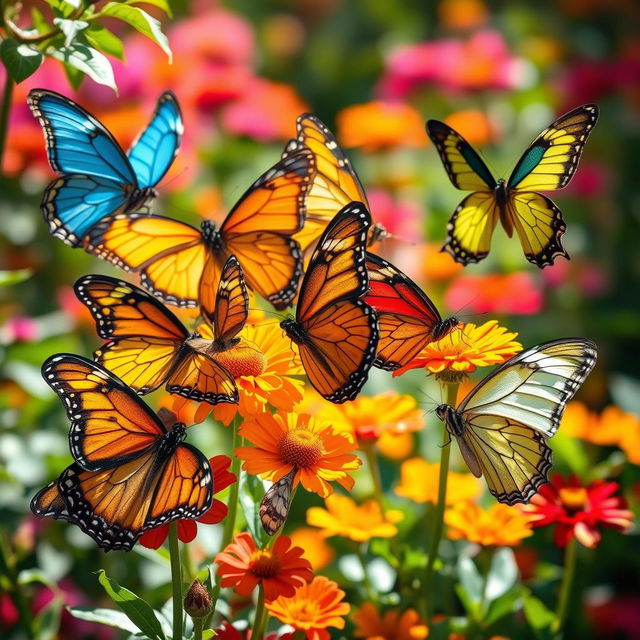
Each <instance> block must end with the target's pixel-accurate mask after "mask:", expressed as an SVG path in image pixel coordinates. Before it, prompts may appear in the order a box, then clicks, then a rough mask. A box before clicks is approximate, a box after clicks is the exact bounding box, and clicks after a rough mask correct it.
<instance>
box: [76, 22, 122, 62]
mask: <svg viewBox="0 0 640 640" xmlns="http://www.w3.org/2000/svg"><path fill="white" fill-rule="evenodd" d="M82 35H83V36H84V37H85V38H86V39H87V42H88V43H89V44H90V45H91V46H92V47H93V48H94V49H98V51H102V52H103V53H106V54H108V55H110V56H113V57H114V58H118V60H124V44H123V43H122V40H120V38H118V36H116V35H115V34H113V33H111V31H109V29H107V28H106V27H103V26H102V25H101V24H96V23H93V24H92V25H90V26H89V28H88V29H87V30H86V31H85V32H84V33H83V34H82Z"/></svg>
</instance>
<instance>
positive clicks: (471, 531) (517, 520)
mask: <svg viewBox="0 0 640 640" xmlns="http://www.w3.org/2000/svg"><path fill="white" fill-rule="evenodd" d="M444 521H445V522H446V523H447V525H448V526H449V538H451V539H452V540H462V539H464V540H469V542H477V543H478V544H481V545H483V546H485V547H488V546H492V545H495V546H501V547H505V546H508V547H513V546H515V545H517V544H518V543H519V542H520V541H521V540H522V539H523V538H526V537H528V536H530V535H531V534H532V531H531V525H530V523H529V518H528V517H527V516H526V515H525V514H523V513H522V511H520V509H518V508H516V507H510V506H508V505H506V504H500V503H496V504H493V505H492V506H491V507H489V508H488V509H486V510H484V509H482V508H480V507H479V506H478V505H477V504H475V503H473V502H458V503H456V504H454V505H453V506H452V507H450V508H449V509H447V511H445V514H444Z"/></svg>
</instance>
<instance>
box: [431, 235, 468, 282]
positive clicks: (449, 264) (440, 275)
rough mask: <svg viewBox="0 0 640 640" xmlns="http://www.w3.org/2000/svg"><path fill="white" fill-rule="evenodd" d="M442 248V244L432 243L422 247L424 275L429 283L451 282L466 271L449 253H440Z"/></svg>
mask: <svg viewBox="0 0 640 640" xmlns="http://www.w3.org/2000/svg"><path fill="white" fill-rule="evenodd" d="M441 247H442V245H441V244H431V243H425V244H424V245H423V247H422V249H423V252H422V258H421V267H422V273H423V274H424V277H425V278H426V280H427V281H428V282H434V281H438V280H450V279H451V278H453V276H455V275H457V274H458V273H460V272H461V271H462V270H463V269H464V267H463V266H462V265H461V264H460V263H459V262H456V261H455V260H454V259H453V258H452V257H451V255H450V254H449V253H447V252H446V251H440V249H441Z"/></svg>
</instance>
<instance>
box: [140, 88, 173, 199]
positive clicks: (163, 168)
mask: <svg viewBox="0 0 640 640" xmlns="http://www.w3.org/2000/svg"><path fill="white" fill-rule="evenodd" d="M183 131H184V127H183V124H182V113H181V112H180V107H179V106H178V101H177V99H176V97H175V95H174V94H173V93H172V92H171V91H165V92H164V93H163V94H162V95H161V96H160V98H159V99H158V103H157V105H156V110H155V112H154V114H153V117H152V118H151V122H150V123H149V125H148V126H147V128H146V129H145V130H144V131H143V132H142V134H141V135H140V136H139V137H138V139H137V140H136V141H135V142H134V143H133V145H131V149H129V162H130V163H131V166H132V167H133V170H134V172H135V174H136V177H137V179H138V185H139V186H140V188H145V187H153V186H155V185H156V184H157V183H158V182H160V180H161V179H162V177H163V176H164V174H165V173H166V172H167V171H168V170H169V167H170V166H171V164H172V163H173V160H174V158H175V157H176V154H177V153H178V148H179V147H180V140H181V139H182V133H183Z"/></svg>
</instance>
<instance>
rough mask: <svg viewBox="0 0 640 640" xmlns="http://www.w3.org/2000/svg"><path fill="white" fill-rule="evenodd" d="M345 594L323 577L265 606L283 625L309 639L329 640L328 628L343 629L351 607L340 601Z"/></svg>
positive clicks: (316, 578) (318, 577) (317, 577)
mask: <svg viewBox="0 0 640 640" xmlns="http://www.w3.org/2000/svg"><path fill="white" fill-rule="evenodd" d="M344 596H345V593H344V591H342V589H340V588H338V585H337V584H336V583H335V582H334V581H333V580H329V579H328V578H325V577H324V576H316V577H315V578H314V579H313V582H310V583H309V584H305V585H302V586H301V587H299V588H298V589H297V590H296V592H295V595H293V596H292V597H285V596H280V597H279V598H276V599H275V600H273V601H272V602H269V603H267V604H266V609H267V611H268V612H269V613H270V614H271V615H272V616H274V617H275V618H278V620H280V622H282V623H284V624H290V625H291V626H292V627H293V628H294V629H297V630H299V631H304V633H305V635H306V636H307V639H308V640H329V638H330V637H331V636H330V635H329V632H328V631H327V627H335V628H336V629H344V624H345V622H344V616H346V615H347V614H348V613H349V611H350V610H351V606H350V605H349V604H347V603H346V602H343V601H342V600H343V598H344Z"/></svg>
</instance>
